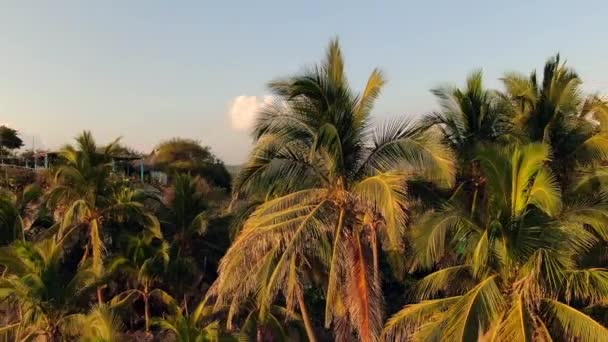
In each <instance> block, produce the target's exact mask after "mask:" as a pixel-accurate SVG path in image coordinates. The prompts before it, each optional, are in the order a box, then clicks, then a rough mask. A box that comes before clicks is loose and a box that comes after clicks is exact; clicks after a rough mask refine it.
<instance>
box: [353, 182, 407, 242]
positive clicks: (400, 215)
mask: <svg viewBox="0 0 608 342" xmlns="http://www.w3.org/2000/svg"><path fill="white" fill-rule="evenodd" d="M407 178H408V176H407V174H405V173H400V172H386V173H380V174H378V175H375V176H371V177H367V178H364V179H363V180H361V181H359V182H358V183H356V184H354V185H353V188H352V192H353V194H355V195H356V196H358V197H359V198H360V199H361V201H362V202H363V203H364V204H365V205H366V206H367V207H369V208H372V210H373V211H376V212H378V213H380V215H382V218H383V219H384V225H385V228H386V229H385V230H384V232H386V235H387V236H388V241H389V245H390V249H391V250H394V251H401V250H402V248H403V247H402V244H403V234H404V228H405V223H406V219H407V214H406V212H405V208H407V207H408V204H409V203H408V198H407V194H406V191H407V188H406V180H407Z"/></svg>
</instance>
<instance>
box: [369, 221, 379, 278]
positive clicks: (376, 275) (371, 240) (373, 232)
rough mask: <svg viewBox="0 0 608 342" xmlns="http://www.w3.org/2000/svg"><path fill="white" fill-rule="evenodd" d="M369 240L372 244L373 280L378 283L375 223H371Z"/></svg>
mask: <svg viewBox="0 0 608 342" xmlns="http://www.w3.org/2000/svg"><path fill="white" fill-rule="evenodd" d="M370 242H371V245H372V258H373V262H374V264H373V266H374V282H375V283H376V284H379V281H380V261H379V257H378V235H377V233H376V225H375V224H372V236H371V237H370Z"/></svg>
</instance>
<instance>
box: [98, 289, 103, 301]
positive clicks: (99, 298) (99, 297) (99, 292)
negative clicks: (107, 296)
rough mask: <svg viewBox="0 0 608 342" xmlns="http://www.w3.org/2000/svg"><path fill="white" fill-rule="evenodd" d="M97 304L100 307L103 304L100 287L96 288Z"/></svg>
mask: <svg viewBox="0 0 608 342" xmlns="http://www.w3.org/2000/svg"><path fill="white" fill-rule="evenodd" d="M97 304H99V305H102V304H103V291H102V288H101V286H98V287H97Z"/></svg>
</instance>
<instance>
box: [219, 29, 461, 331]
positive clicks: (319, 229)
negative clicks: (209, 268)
mask: <svg viewBox="0 0 608 342" xmlns="http://www.w3.org/2000/svg"><path fill="white" fill-rule="evenodd" d="M384 83H385V80H384V77H383V75H382V73H381V72H380V71H379V70H374V71H373V72H372V74H371V76H370V77H369V79H368V82H367V85H366V87H365V89H364V91H363V92H362V93H361V94H358V95H356V94H354V93H353V92H352V91H351V89H350V87H349V85H348V82H347V80H346V76H345V73H344V61H343V59H342V53H341V50H340V48H339V44H338V42H337V41H332V42H331V43H330V46H329V48H328V51H327V57H326V59H325V61H324V62H323V63H322V64H321V65H319V66H317V67H314V68H312V69H310V70H308V71H305V72H303V73H302V74H298V75H295V76H293V77H290V78H287V79H283V80H278V81H274V82H271V83H270V90H271V91H272V92H273V93H274V94H275V99H276V100H277V101H276V103H274V104H273V105H271V106H269V107H267V108H266V109H265V110H263V112H262V113H261V115H260V117H259V119H258V121H257V123H256V127H255V129H254V138H255V140H256V145H255V147H254V149H253V151H252V153H251V156H250V158H249V161H248V162H247V164H246V165H245V167H244V168H243V170H242V171H241V173H240V174H239V176H238V178H237V179H236V184H235V188H234V191H235V193H236V194H245V195H248V194H255V193H258V194H262V196H264V195H265V194H267V193H268V190H269V189H270V188H271V187H273V186H275V184H277V183H280V184H282V185H281V189H283V190H284V193H283V194H281V195H279V196H277V197H275V198H270V199H268V200H267V201H266V202H264V203H263V204H261V205H260V206H259V207H258V208H257V209H256V210H255V211H254V212H253V214H251V216H250V217H249V218H248V219H247V221H246V222H245V224H244V227H243V229H242V231H241V232H240V233H239V235H238V237H237V238H236V240H235V242H234V244H233V245H232V247H231V248H230V249H229V251H228V252H227V254H226V256H225V257H224V258H223V260H222V262H221V265H220V269H219V278H218V279H217V281H216V283H215V284H214V291H212V293H213V294H214V295H217V303H216V305H220V306H222V305H228V306H230V307H231V310H230V313H231V314H232V315H230V317H232V316H233V315H234V314H235V313H236V312H237V311H238V309H239V307H240V306H241V304H242V303H244V302H245V301H247V300H250V298H251V296H252V295H253V294H255V293H258V296H259V297H261V299H260V301H261V305H262V307H270V305H271V303H272V302H273V300H274V298H275V297H276V295H277V294H278V293H282V294H283V296H284V297H286V298H294V295H295V294H296V292H295V289H298V288H302V287H303V285H306V283H304V284H302V282H303V280H302V279H303V278H302V277H301V276H293V272H298V271H299V268H298V267H297V266H298V265H306V264H307V263H308V262H309V261H310V260H311V259H312V258H313V257H317V256H318V254H319V253H320V251H328V252H327V253H325V254H324V255H323V258H322V259H323V260H325V262H324V263H325V264H326V265H327V269H328V272H327V273H328V278H327V281H326V285H327V286H326V315H325V316H326V317H325V318H326V320H325V323H326V326H328V327H329V326H330V325H331V323H332V322H333V323H334V328H336V327H337V326H338V324H337V322H347V323H348V324H349V325H350V326H352V327H353V328H354V331H355V332H356V333H357V335H358V336H359V337H360V338H361V340H363V341H372V340H375V339H377V337H378V335H379V333H380V330H381V325H382V303H381V302H382V295H381V293H380V284H379V277H378V276H377V274H378V253H379V251H378V250H379V247H378V245H379V244H380V242H382V245H383V247H384V248H385V249H387V250H401V248H402V247H403V246H402V239H403V232H404V223H405V220H406V208H407V206H408V199H407V196H406V193H405V191H404V185H405V183H406V180H408V179H410V178H412V177H426V178H427V179H431V180H434V181H440V182H444V183H447V184H449V183H450V182H452V178H453V176H454V174H453V173H454V172H453V171H454V167H453V162H452V159H451V156H450V154H449V153H448V151H446V149H445V148H444V147H443V145H441V144H440V142H439V141H438V140H437V139H435V138H434V136H433V135H432V134H430V133H429V132H423V131H422V130H420V129H417V126H416V125H414V124H412V123H411V122H409V121H404V122H399V121H392V122H389V123H388V124H386V125H384V126H381V127H380V128H378V129H373V128H372V126H371V116H370V112H371V110H372V107H373V104H374V102H375V100H376V99H377V97H378V96H379V94H380V91H381V89H382V86H383V85H384ZM322 244H327V245H328V246H329V247H328V248H321V247H320V246H321V245H322ZM294 264H295V265H296V267H292V265H294ZM290 277H291V279H300V280H298V281H297V282H299V284H297V282H296V281H293V280H292V281H289V279H290ZM294 283H296V284H297V285H298V286H293V285H294ZM301 304H304V303H301ZM261 311H262V312H267V310H261ZM300 312H301V313H302V315H303V316H305V312H306V310H305V309H304V308H303V307H302V306H301V307H300ZM303 318H304V317H303ZM304 319H306V318H304ZM334 331H336V332H337V333H339V332H341V331H342V332H344V331H346V332H347V333H346V335H345V336H341V337H342V338H349V337H350V335H349V334H350V333H351V331H352V330H350V329H346V330H344V329H334ZM308 332H309V337H310V338H311V339H314V336H313V335H312V333H313V332H312V331H310V330H309V331H308Z"/></svg>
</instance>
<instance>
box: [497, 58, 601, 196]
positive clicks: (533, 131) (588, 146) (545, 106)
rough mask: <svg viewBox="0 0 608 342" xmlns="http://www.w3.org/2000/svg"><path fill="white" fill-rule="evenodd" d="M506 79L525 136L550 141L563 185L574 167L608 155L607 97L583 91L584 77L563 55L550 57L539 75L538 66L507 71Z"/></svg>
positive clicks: (558, 174) (534, 139)
mask: <svg viewBox="0 0 608 342" xmlns="http://www.w3.org/2000/svg"><path fill="white" fill-rule="evenodd" d="M502 80H503V83H504V85H505V88H506V95H505V97H506V98H507V99H508V100H509V101H510V102H511V103H512V105H513V108H515V110H516V115H515V117H514V123H515V127H516V128H518V129H519V131H520V132H521V133H522V135H523V136H524V137H525V138H526V139H528V140H530V141H533V142H545V143H547V144H549V145H550V146H551V150H552V153H553V169H554V170H555V171H556V176H558V177H559V178H560V181H561V183H562V185H567V184H569V183H570V182H571V179H570V176H571V175H572V172H571V170H572V169H573V168H574V167H576V166H589V165H592V164H593V163H595V162H598V161H606V160H608V131H607V130H606V128H607V127H608V102H606V101H605V100H604V99H602V98H600V97H598V96H597V95H589V96H584V93H583V91H582V89H581V84H582V81H581V79H580V77H579V76H578V74H577V73H576V72H575V71H574V70H573V69H571V68H568V67H567V66H566V64H565V63H562V62H561V60H560V56H559V55H556V56H555V57H552V58H550V59H549V60H547V62H546V64H545V67H544V71H543V78H542V80H541V81H539V80H538V77H537V75H536V72H532V73H531V74H530V76H529V77H526V76H524V75H521V74H517V73H508V74H506V75H505V76H504V78H503V79H502ZM541 82H542V83H541Z"/></svg>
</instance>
